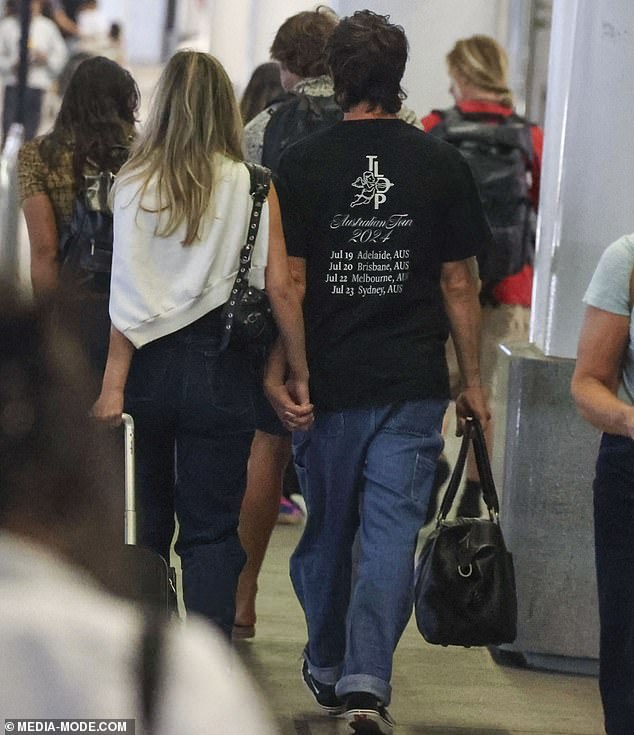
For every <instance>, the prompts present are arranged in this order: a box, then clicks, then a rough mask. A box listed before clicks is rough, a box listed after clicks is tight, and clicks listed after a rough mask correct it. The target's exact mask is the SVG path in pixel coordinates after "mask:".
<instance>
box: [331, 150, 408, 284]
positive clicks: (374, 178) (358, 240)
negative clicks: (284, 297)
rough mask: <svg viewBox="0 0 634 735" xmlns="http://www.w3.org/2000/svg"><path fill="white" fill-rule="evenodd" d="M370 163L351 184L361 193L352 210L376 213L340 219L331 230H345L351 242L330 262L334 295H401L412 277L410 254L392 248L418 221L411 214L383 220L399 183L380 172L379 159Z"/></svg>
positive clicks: (337, 217) (336, 252) (355, 214)
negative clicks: (383, 207) (384, 208)
mask: <svg viewBox="0 0 634 735" xmlns="http://www.w3.org/2000/svg"><path fill="white" fill-rule="evenodd" d="M367 159H368V170H367V171H365V172H364V173H363V175H362V176H359V177H358V178H357V179H356V181H354V183H353V184H352V186H353V187H355V188H356V189H360V190H361V191H360V192H358V193H356V194H355V195H354V199H353V201H352V203H351V205H350V208H351V209H352V208H354V207H359V206H365V207H372V209H373V210H374V211H375V213H374V214H366V213H364V214H360V215H357V213H356V212H355V213H354V214H350V213H346V214H336V215H335V216H334V217H333V218H332V220H331V222H330V229H331V230H342V231H345V241H346V245H345V246H344V247H341V248H338V249H335V250H333V251H332V253H331V256H330V262H329V263H328V271H327V273H326V284H327V286H328V287H329V288H330V293H331V294H333V295H339V296H361V297H365V296H386V295H387V294H399V293H402V291H403V285H404V283H405V282H406V281H407V279H408V277H409V269H410V251H409V249H408V248H398V247H390V245H392V244H394V245H395V246H396V242H394V241H398V240H399V239H400V238H399V237H398V234H396V235H395V233H398V232H399V230H402V229H403V228H405V229H407V228H410V227H411V226H412V224H413V220H412V219H411V218H410V217H409V215H408V214H391V215H389V216H387V217H381V216H380V214H379V213H378V210H379V209H380V207H381V205H383V204H384V203H385V202H386V201H387V198H388V197H387V195H388V192H389V190H390V189H391V188H392V187H393V186H394V184H393V183H392V182H391V181H390V180H389V179H388V178H387V177H385V176H383V175H382V174H381V173H380V171H379V161H378V157H377V156H367ZM342 240H343V238H341V239H340V240H339V241H340V242H341V241H342ZM393 240H394V241H393Z"/></svg>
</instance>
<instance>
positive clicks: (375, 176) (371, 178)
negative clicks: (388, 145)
mask: <svg viewBox="0 0 634 735" xmlns="http://www.w3.org/2000/svg"><path fill="white" fill-rule="evenodd" d="M366 158H367V159H368V170H367V171H365V172H364V173H363V176H359V177H358V178H357V180H356V181H354V182H353V184H352V186H354V187H355V189H361V191H360V192H359V193H358V194H355V195H354V199H353V201H352V204H350V206H351V207H358V206H360V205H361V204H369V203H370V202H374V208H375V209H378V208H379V207H380V206H381V204H383V203H384V202H385V201H386V199H387V197H386V194H387V192H388V191H389V189H390V188H391V187H392V186H394V183H393V182H392V181H390V180H389V179H388V178H387V176H384V175H383V174H381V173H379V158H378V156H366Z"/></svg>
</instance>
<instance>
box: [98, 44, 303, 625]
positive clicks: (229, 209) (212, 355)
mask: <svg viewBox="0 0 634 735" xmlns="http://www.w3.org/2000/svg"><path fill="white" fill-rule="evenodd" d="M240 132H241V122H240V114H239V111H238V107H237V103H236V100H235V98H234V94H233V90H232V86H231V82H230V80H229V78H228V76H227V74H226V72H225V70H224V68H223V67H222V65H221V64H220V62H219V61H218V60H217V59H215V58H213V57H212V56H209V55H207V54H203V53H199V52H194V51H182V52H179V53H177V54H176V55H175V56H174V57H172V59H171V60H170V61H169V63H168V64H167V66H166V68H165V70H164V72H163V74H162V76H161V79H160V81H159V84H158V87H157V90H156V95H155V98H154V100H153V104H152V106H151V110H150V115H149V119H148V123H147V126H146V128H145V130H144V132H143V133H142V135H141V136H140V138H139V140H138V143H137V145H136V146H135V148H134V150H133V152H132V154H131V157H130V159H129V161H128V163H127V164H126V165H125V166H124V167H123V169H122V170H121V172H120V175H119V178H118V181H117V183H116V185H115V190H114V198H113V212H114V223H115V240H114V255H113V266H112V285H111V298H110V314H111V318H112V331H111V338H110V349H109V354H108V362H107V365H106V370H105V374H104V379H103V386H102V391H101V395H100V397H99V399H98V401H97V403H96V404H95V407H94V414H95V415H96V416H97V417H98V418H100V419H102V420H104V421H106V422H109V423H112V424H116V423H118V422H119V421H120V417H121V412H122V411H123V408H124V405H125V409H126V411H129V412H130V413H131V414H132V415H133V416H134V418H135V420H136V425H137V487H138V503H139V542H140V543H141V544H143V545H145V546H147V547H149V548H151V549H153V550H155V551H157V552H158V553H160V554H161V555H163V556H164V557H165V558H168V556H169V549H170V542H171V539H172V535H173V532H174V515H176V518H177V519H178V522H179V534H178V539H177V542H176V552H177V553H178V554H179V555H180V557H181V563H182V569H183V590H184V601H185V605H186V607H187V609H188V610H190V611H195V612H198V613H202V614H203V615H205V616H207V617H208V618H209V619H211V620H212V621H214V622H215V623H217V624H218V625H219V626H220V627H221V628H222V630H224V632H225V633H226V634H227V635H230V634H231V629H232V625H233V619H234V613H235V591H236V584H237V580H238V575H239V574H240V570H241V569H242V566H243V564H244V558H245V555H244V552H243V550H242V547H241V546H240V542H239V540H238V533H237V527H238V517H239V513H240V503H241V500H242V495H243V492H244V487H245V482H246V466H247V459H248V456H249V449H250V446H251V439H252V437H253V430H254V417H253V408H252V390H253V389H254V388H255V377H254V374H253V372H252V369H251V365H250V360H249V357H248V354H247V353H245V352H242V351H240V350H238V349H235V348H233V347H231V345H230V346H229V347H228V348H227V349H226V350H224V351H221V350H220V349H219V345H220V333H221V329H222V324H221V318H220V312H221V310H222V306H223V304H224V303H225V302H226V301H227V300H228V298H229V292H230V290H231V288H232V285H233V283H234V280H235V277H236V273H237V270H238V263H239V254H240V249H241V247H242V245H243V244H244V241H245V238H246V230H247V225H248V219H249V215H250V212H251V205H252V200H251V197H250V195H249V185H250V180H249V173H248V171H247V168H246V167H245V166H244V164H243V163H242V154H241V150H240ZM250 280H251V283H253V284H254V285H256V286H260V287H262V286H264V285H265V286H266V289H267V291H268V294H269V298H270V300H271V304H272V308H273V313H274V315H275V318H276V321H277V324H278V327H279V331H280V337H281V341H282V343H283V346H284V348H285V351H286V353H287V355H288V359H289V373H288V383H287V385H288V387H289V392H290V394H291V395H292V397H293V399H294V401H295V404H296V406H297V414H296V418H295V417H294V416H289V421H290V422H292V423H293V424H294V425H296V426H298V427H299V426H301V425H303V424H306V423H310V421H311V420H312V414H311V410H312V407H311V406H310V404H309V401H308V370H307V367H306V358H305V352H304V329H303V321H302V316H301V309H300V305H299V301H298V298H297V296H296V294H295V290H294V288H293V285H292V282H291V279H290V274H289V270H288V264H287V258H286V249H285V245H284V237H283V234H282V227H281V221H280V212H279V205H278V200H277V196H276V193H275V190H274V188H273V187H272V188H271V191H270V194H269V197H268V201H267V202H266V203H265V205H264V208H263V210H262V215H261V224H260V230H259V233H258V237H257V240H256V244H255V248H254V253H253V260H252V268H251V278H250ZM124 391H125V398H124ZM289 413H293V410H292V409H291V411H290V412H289Z"/></svg>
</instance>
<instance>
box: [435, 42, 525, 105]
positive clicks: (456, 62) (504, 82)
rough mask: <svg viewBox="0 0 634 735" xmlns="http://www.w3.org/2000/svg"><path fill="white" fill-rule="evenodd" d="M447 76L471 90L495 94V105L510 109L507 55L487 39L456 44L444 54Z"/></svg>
mask: <svg viewBox="0 0 634 735" xmlns="http://www.w3.org/2000/svg"><path fill="white" fill-rule="evenodd" d="M447 66H448V68H449V73H450V74H451V75H452V76H454V77H456V78H457V79H459V80H460V79H462V80H463V81H466V82H467V83H468V84H470V85H471V86H473V87H478V88H479V89H482V90H484V91H485V92H489V93H493V94H495V95H498V97H499V103H500V104H501V105H503V106H505V107H513V93H512V92H511V90H510V89H509V85H508V79H507V74H508V56H507V55H506V51H505V50H504V49H503V48H502V46H500V44H499V43H498V42H497V41H496V40H495V39H493V38H491V37H490V36H482V35H476V36H471V37H470V38H462V39H460V40H459V41H456V45H455V46H454V47H453V48H452V49H451V51H450V52H449V53H448V54H447Z"/></svg>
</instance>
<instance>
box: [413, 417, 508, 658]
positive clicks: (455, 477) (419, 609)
mask: <svg viewBox="0 0 634 735" xmlns="http://www.w3.org/2000/svg"><path fill="white" fill-rule="evenodd" d="M471 443H473V447H474V451H475V456H476V462H477V465H478V472H479V474H480V482H481V487H482V495H483V497H484V502H485V503H486V506H487V509H488V512H489V517H488V518H456V520H454V521H448V520H447V515H448V513H449V511H450V510H451V507H452V505H453V503H454V500H455V498H456V494H457V491H458V486H459V484H460V480H461V478H462V473H463V471H464V466H465V460H466V457H467V452H468V449H469V445H470V444H471ZM499 511H500V508H499V501H498V497H497V493H496V491H495V484H494V482H493V475H492V474H491V466H490V463H489V457H488V454H487V451H486V444H485V440H484V435H483V432H482V428H481V426H480V424H479V422H478V421H477V420H476V419H472V418H470V419H467V422H466V426H465V432H464V436H463V439H462V446H461V447H460V453H459V455H458V460H457V462H456V466H455V468H454V471H453V474H452V476H451V480H450V482H449V485H448V487H447V491H446V492H445V496H444V498H443V502H442V504H441V507H440V510H439V511H438V515H437V517H436V527H435V529H434V530H433V531H432V532H431V533H430V535H429V537H428V538H427V540H426V542H425V544H424V546H423V549H422V551H421V554H420V557H419V559H418V564H417V566H416V587H415V595H416V596H415V613H416V624H417V625H418V629H419V631H420V632H421V634H422V635H423V638H425V640H426V641H427V642H428V643H435V644H440V645H442V646H486V645H498V644H500V643H511V642H513V641H514V640H515V637H516V635H517V630H516V629H517V595H516V590H515V574H514V570H513V559H512V557H511V554H510V553H509V552H508V551H507V549H506V545H505V543H504V538H503V536H502V529H501V528H500V519H499Z"/></svg>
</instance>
